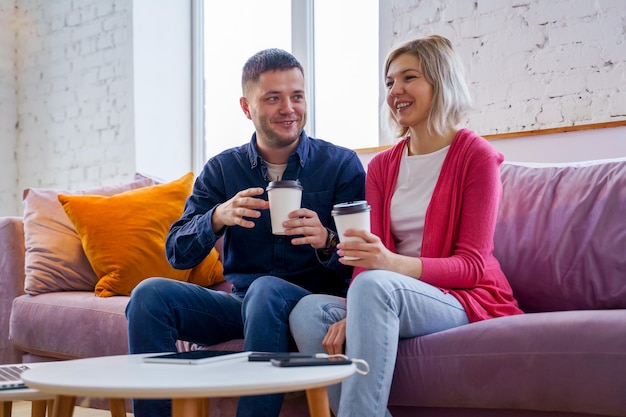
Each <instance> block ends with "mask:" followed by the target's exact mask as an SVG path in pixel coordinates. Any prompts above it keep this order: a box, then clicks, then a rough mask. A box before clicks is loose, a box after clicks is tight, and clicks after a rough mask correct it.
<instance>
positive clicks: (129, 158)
mask: <svg viewBox="0 0 626 417" xmlns="http://www.w3.org/2000/svg"><path fill="white" fill-rule="evenodd" d="M3 1H4V0H3ZM16 21H17V25H18V26H17V51H18V53H17V59H16V61H15V62H16V69H17V109H18V120H19V129H18V139H17V147H16V150H17V166H18V169H17V171H18V172H17V178H18V179H17V190H20V193H21V190H22V189H23V188H27V187H55V188H69V189H78V188H84V187H91V186H94V185H100V184H113V183H119V182H121V181H126V180H128V179H129V178H130V177H132V174H133V173H134V166H135V153H134V152H135V151H134V141H133V94H132V92H133V89H132V87H133V85H132V76H133V74H132V63H133V59H132V27H131V25H132V2H131V1H128V0H111V1H99V0H81V1H79V2H76V1H70V0H55V1H48V0H20V1H19V2H18V6H17V19H16ZM6 210H7V209H6V208H5V206H4V204H3V205H2V211H6ZM17 210H18V211H17V212H18V213H19V212H20V211H21V207H18V209H17ZM1 214H6V213H0V215H1Z"/></svg>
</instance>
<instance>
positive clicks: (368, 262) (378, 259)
mask: <svg viewBox="0 0 626 417" xmlns="http://www.w3.org/2000/svg"><path fill="white" fill-rule="evenodd" d="M345 236H346V237H359V238H361V239H363V240H364V242H359V241H347V242H342V243H340V244H339V245H338V246H337V249H338V252H337V254H338V255H339V256H341V257H342V258H340V262H341V263H343V264H346V265H353V266H360V267H362V268H366V269H385V270H388V271H390V270H391V269H390V268H391V264H392V263H391V258H392V256H393V255H394V253H393V252H391V251H390V250H389V249H387V248H386V247H385V245H383V243H382V242H381V241H380V238H379V237H378V236H376V235H375V234H373V233H370V232H368V231H365V230H355V229H348V230H347V231H346V232H345ZM339 239H341V237H340V238H339ZM343 256H348V257H354V258H358V259H356V260H353V261H350V260H346V259H344V258H343Z"/></svg>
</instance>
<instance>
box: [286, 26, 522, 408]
mask: <svg viewBox="0 0 626 417" xmlns="http://www.w3.org/2000/svg"><path fill="white" fill-rule="evenodd" d="M384 80H385V81H384V82H385V85H386V91H387V95H386V102H387V103H386V104H387V107H388V110H389V112H390V118H391V123H392V125H395V127H396V128H397V134H398V137H400V138H401V139H400V141H399V142H398V143H397V144H396V145H395V146H393V147H392V148H390V149H388V150H386V151H384V152H382V153H380V154H378V155H377V156H376V157H375V158H373V159H372V161H371V162H370V164H369V166H368V172H367V179H366V198H367V200H368V202H369V204H370V206H371V233H370V232H367V231H365V230H349V231H347V232H346V236H358V237H360V238H362V239H363V240H364V242H363V243H361V242H346V243H342V244H340V245H339V246H338V254H339V255H340V256H350V257H356V258H358V260H345V258H342V259H341V262H342V263H344V264H345V265H351V266H354V267H355V274H354V275H355V278H354V279H353V281H352V284H351V286H350V288H349V290H348V295H347V299H343V298H340V297H332V296H325V295H308V296H306V297H304V298H303V299H301V300H300V302H299V303H298V304H297V305H296V307H295V308H294V310H293V311H292V313H291V316H290V327H291V330H292V334H293V336H294V338H295V340H296V343H297V345H298V347H299V349H300V350H301V351H305V352H319V351H321V350H322V349H323V350H325V351H326V352H328V353H343V351H344V346H345V347H346V354H347V355H348V356H350V357H353V358H362V359H365V360H366V361H367V362H368V363H369V365H370V374H369V375H367V376H365V377H363V376H355V377H352V378H349V379H348V380H346V381H345V382H344V383H343V384H342V385H341V390H339V386H336V387H333V388H332V389H331V390H330V401H331V406H332V407H333V411H335V414H336V415H338V417H353V416H376V417H378V416H380V417H382V416H386V415H390V414H389V411H388V410H387V401H388V397H389V391H390V387H391V381H392V377H393V372H394V366H395V361H396V354H397V348H398V340H399V339H400V338H412V337H418V336H423V335H426V334H430V333H434V332H439V331H442V330H446V329H450V328H453V327H456V326H462V325H465V324H468V323H471V322H476V321H479V320H485V319H490V318H493V317H500V316H506V315H512V314H520V313H522V311H521V310H520V309H519V307H518V305H517V302H516V301H515V299H514V298H513V294H512V290H511V287H510V285H509V283H508V281H507V279H506V277H505V276H504V274H503V272H502V270H501V268H500V265H499V263H498V261H497V260H496V258H495V257H494V256H493V249H494V248H493V236H494V230H495V224H496V215H497V211H498V204H499V202H500V198H501V194H502V185H501V182H500V175H499V166H500V164H501V162H502V160H503V157H502V155H501V154H499V153H498V152H496V151H495V150H494V149H493V148H492V147H491V145H490V144H489V143H488V142H487V141H486V140H485V139H483V138H481V137H480V136H478V135H476V134H475V133H474V132H472V131H471V130H468V129H465V128H460V127H459V126H458V125H459V123H460V122H461V120H462V117H463V115H464V114H465V113H466V111H467V110H468V109H469V108H470V106H471V98H470V94H469V92H468V88H467V85H466V82H465V80H464V72H463V66H462V64H461V62H460V60H459V57H458V56H457V54H456V53H455V51H454V50H453V48H452V45H451V43H450V41H449V40H447V39H446V38H443V37H441V36H429V37H426V38H421V39H416V40H413V41H410V42H407V43H404V44H402V45H400V46H398V47H397V48H395V49H393V50H392V51H391V52H390V53H389V55H388V57H387V60H386V63H385V68H384ZM312 323H315V324H312Z"/></svg>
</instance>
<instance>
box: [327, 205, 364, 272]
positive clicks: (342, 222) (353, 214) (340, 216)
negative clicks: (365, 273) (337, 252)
mask: <svg viewBox="0 0 626 417" xmlns="http://www.w3.org/2000/svg"><path fill="white" fill-rule="evenodd" d="M331 214H332V216H333V219H334V220H335V226H336V227H337V235H338V237H339V242H349V241H360V242H363V239H361V238H360V237H355V236H350V237H347V236H344V235H343V234H344V233H345V231H346V230H348V229H355V230H367V231H368V232H369V231H370V206H369V204H367V201H349V202H347V203H340V204H335V205H334V206H333V211H332V212H331ZM344 259H346V260H350V261H354V260H357V259H360V258H355V257H352V256H344Z"/></svg>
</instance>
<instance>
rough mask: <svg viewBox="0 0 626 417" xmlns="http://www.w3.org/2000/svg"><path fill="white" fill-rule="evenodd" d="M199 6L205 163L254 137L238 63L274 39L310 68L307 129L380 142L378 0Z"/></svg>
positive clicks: (349, 141)
mask: <svg viewBox="0 0 626 417" xmlns="http://www.w3.org/2000/svg"><path fill="white" fill-rule="evenodd" d="M201 8H203V9H204V10H203V11H202V12H201V14H202V19H201V22H199V21H198V19H196V22H197V23H198V24H199V25H201V26H202V31H203V38H202V39H201V40H198V42H197V43H198V47H199V48H200V49H201V51H202V56H203V58H202V61H201V62H202V66H203V67H204V69H203V76H204V80H203V84H204V95H203V97H202V100H199V101H198V102H199V103H201V102H203V103H204V112H203V115H202V116H200V117H202V118H203V120H204V124H203V126H202V130H203V135H197V136H204V144H203V145H204V150H203V156H204V159H203V160H202V161H201V162H202V163H204V161H206V160H207V159H208V158H210V157H211V156H213V155H215V154H217V153H219V152H221V151H222V150H224V149H227V148H230V147H233V146H238V145H241V144H243V143H245V142H247V141H248V140H249V139H250V137H251V135H252V133H253V132H254V126H253V124H252V122H251V121H250V120H248V119H247V118H246V117H245V115H244V114H243V112H242V111H241V108H240V107H239V97H240V96H241V68H242V66H243V64H244V63H245V61H246V59H247V58H248V57H249V56H251V55H253V54H254V53H255V52H257V51H259V50H261V49H265V48H272V47H277V48H282V49H285V50H287V51H290V52H292V53H293V54H294V55H295V56H296V57H297V58H298V59H299V60H300V62H301V63H302V64H303V66H304V68H305V79H306V80H307V101H308V124H307V126H306V128H305V129H306V131H307V133H308V134H309V135H311V136H314V137H318V138H321V139H325V140H329V141H331V142H333V143H336V144H338V145H343V146H346V147H349V148H364V147H372V146H378V107H379V105H378V91H379V85H380V75H379V69H378V1H377V0H342V1H341V2H336V1H331V0H271V1H267V2H259V1H258V0H241V1H237V2H226V1H220V2H205V3H204V4H203V5H202V7H201ZM196 10H198V9H196ZM357 10H358V18H357V17H356V16H357V15H356V12H355V11H357ZM312 91H313V92H314V93H312ZM201 105H202V104H200V106H201ZM197 162H198V161H197Z"/></svg>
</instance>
